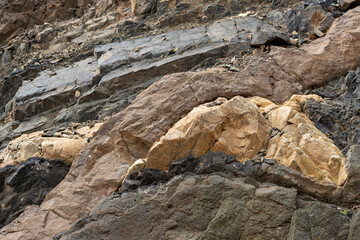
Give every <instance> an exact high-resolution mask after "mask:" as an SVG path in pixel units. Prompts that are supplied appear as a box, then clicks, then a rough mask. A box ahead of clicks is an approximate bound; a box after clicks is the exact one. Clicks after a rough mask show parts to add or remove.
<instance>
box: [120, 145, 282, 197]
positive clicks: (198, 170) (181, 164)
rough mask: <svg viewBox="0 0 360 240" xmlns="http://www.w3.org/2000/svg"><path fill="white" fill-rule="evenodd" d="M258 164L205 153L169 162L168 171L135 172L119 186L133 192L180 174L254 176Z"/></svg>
mask: <svg viewBox="0 0 360 240" xmlns="http://www.w3.org/2000/svg"><path fill="white" fill-rule="evenodd" d="M274 163H275V162H274V160H272V159H265V160H264V164H265V165H269V164H270V165H272V164H274ZM259 164H260V163H256V162H253V161H251V160H249V161H246V163H245V164H242V163H241V162H238V161H236V158H235V156H231V155H226V154H224V153H223V152H207V153H206V154H205V155H204V156H201V157H193V156H189V157H186V158H181V159H179V160H177V161H173V162H171V164H170V166H169V169H168V171H160V170H158V169H151V168H146V169H142V170H139V171H135V172H133V173H131V174H129V175H128V176H127V178H126V179H125V181H124V182H123V184H122V186H121V191H126V190H134V189H136V188H138V187H140V186H145V185H151V184H152V185H154V184H155V185H156V184H158V183H161V182H166V181H168V180H169V179H170V178H171V177H174V176H176V175H180V174H211V173H220V172H221V173H226V174H230V175H231V176H256V175H257V174H258V172H259V169H260V166H261V165H259Z"/></svg>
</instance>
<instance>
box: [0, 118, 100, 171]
mask: <svg viewBox="0 0 360 240" xmlns="http://www.w3.org/2000/svg"><path fill="white" fill-rule="evenodd" d="M100 126H101V124H100V123H98V124H95V125H94V126H93V127H92V128H90V127H89V126H85V127H78V128H77V129H76V130H74V129H63V130H60V131H57V129H53V130H51V131H47V132H44V131H39V132H34V133H30V134H23V135H21V136H20V137H18V138H16V139H15V140H13V141H11V142H10V143H9V145H8V146H7V147H6V148H5V149H4V150H3V151H2V152H1V153H0V162H1V164H0V166H1V167H5V166H6V165H17V164H19V163H21V162H23V161H25V160H27V159H28V158H30V157H42V158H46V159H51V160H53V159H59V160H62V161H64V162H66V163H67V164H71V163H72V162H73V161H74V159H75V158H76V156H77V155H78V153H79V152H80V151H81V150H82V149H83V148H84V147H85V145H86V144H87V142H88V140H89V139H90V138H91V137H93V136H94V134H95V133H96V131H97V130H98V129H99V127H100Z"/></svg>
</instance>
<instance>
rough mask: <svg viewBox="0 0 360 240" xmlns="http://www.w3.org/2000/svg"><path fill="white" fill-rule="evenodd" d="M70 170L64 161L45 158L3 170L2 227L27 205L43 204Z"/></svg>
mask: <svg viewBox="0 0 360 240" xmlns="http://www.w3.org/2000/svg"><path fill="white" fill-rule="evenodd" d="M68 171H69V166H68V165H66V164H64V163H63V162H61V161H48V160H45V159H43V158H30V159H29V160H28V161H26V162H23V163H21V164H20V165H19V166H18V167H17V168H15V167H14V166H6V167H5V168H0V204H1V210H0V227H3V226H4V225H6V224H8V223H10V222H11V221H13V220H14V219H15V218H17V217H18V216H19V215H20V213H21V212H22V211H24V209H25V207H26V206H27V205H32V204H35V205H40V204H41V202H42V201H43V200H44V198H45V196H46V194H47V193H48V192H49V191H50V190H51V189H53V188H54V187H55V186H56V185H57V184H59V183H60V182H61V180H62V179H63V178H64V177H65V175H66V174H67V172H68Z"/></svg>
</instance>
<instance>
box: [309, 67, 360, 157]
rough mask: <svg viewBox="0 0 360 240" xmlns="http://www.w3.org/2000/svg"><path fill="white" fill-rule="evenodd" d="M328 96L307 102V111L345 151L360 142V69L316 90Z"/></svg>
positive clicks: (315, 91)
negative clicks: (319, 100)
mask: <svg viewBox="0 0 360 240" xmlns="http://www.w3.org/2000/svg"><path fill="white" fill-rule="evenodd" d="M312 92H313V93H315V94H319V95H320V96H322V97H324V98H326V99H325V101H323V102H314V101H311V100H309V101H306V102H305V103H304V105H303V110H304V112H306V114H307V115H308V116H309V118H310V119H311V120H312V121H313V122H314V123H315V126H316V127H317V128H319V129H320V130H321V131H322V132H323V133H325V134H326V135H327V136H329V137H330V138H331V139H332V140H334V142H335V144H336V145H337V146H338V147H339V148H340V149H343V151H344V153H346V151H347V150H348V149H349V147H351V146H352V145H355V144H359V143H360V128H359V126H360V113H359V109H360V101H359V96H360V69H359V68H358V69H357V70H356V71H351V72H349V73H348V74H347V75H346V76H345V77H341V78H337V79H335V80H333V81H331V82H330V83H328V84H327V85H326V86H323V87H320V88H316V89H314V90H312Z"/></svg>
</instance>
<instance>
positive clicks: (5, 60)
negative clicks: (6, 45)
mask: <svg viewBox="0 0 360 240" xmlns="http://www.w3.org/2000/svg"><path fill="white" fill-rule="evenodd" d="M11 60H12V54H11V51H10V50H8V49H5V51H4V53H3V54H2V56H1V63H2V64H6V63H8V62H10V61H11Z"/></svg>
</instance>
